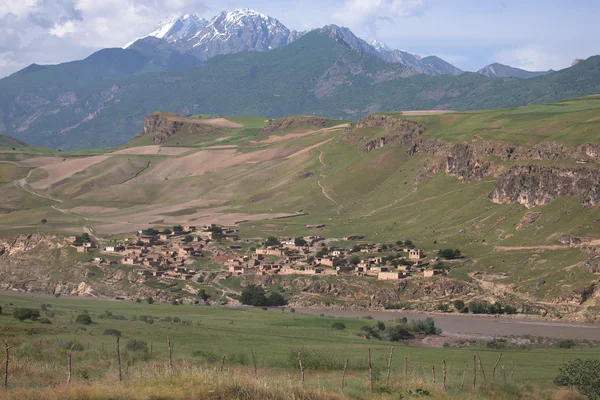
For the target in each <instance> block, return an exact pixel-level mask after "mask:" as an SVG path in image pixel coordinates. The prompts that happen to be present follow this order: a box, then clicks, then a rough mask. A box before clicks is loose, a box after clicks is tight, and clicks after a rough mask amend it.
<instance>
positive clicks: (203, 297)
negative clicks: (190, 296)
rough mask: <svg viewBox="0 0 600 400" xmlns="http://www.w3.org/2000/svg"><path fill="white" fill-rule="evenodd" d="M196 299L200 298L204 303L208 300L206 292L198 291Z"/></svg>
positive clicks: (208, 296)
mask: <svg viewBox="0 0 600 400" xmlns="http://www.w3.org/2000/svg"><path fill="white" fill-rule="evenodd" d="M198 279H200V278H198ZM198 297H200V298H201V299H202V300H204V301H206V300H208V299H210V295H209V294H207V293H206V290H204V289H200V290H198Z"/></svg>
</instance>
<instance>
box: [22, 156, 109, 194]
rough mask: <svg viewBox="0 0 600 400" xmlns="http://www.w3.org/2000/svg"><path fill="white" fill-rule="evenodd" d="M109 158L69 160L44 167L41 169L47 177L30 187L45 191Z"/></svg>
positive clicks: (97, 157)
mask: <svg viewBox="0 0 600 400" xmlns="http://www.w3.org/2000/svg"><path fill="white" fill-rule="evenodd" d="M109 158H110V157H109V156H92V157H84V158H76V159H70V160H67V161H63V162H61V163H58V164H49V165H46V166H44V167H42V168H43V169H45V170H46V172H47V173H48V177H46V178H44V179H41V180H39V181H37V182H35V183H32V184H31V187H33V188H34V189H47V188H48V187H50V186H52V185H53V184H55V183H57V182H60V181H62V180H64V179H66V178H69V177H71V176H73V175H74V174H76V173H77V172H81V171H83V170H86V169H88V168H89V167H91V166H93V165H96V164H98V163H101V162H102V161H106V160H108V159H109Z"/></svg>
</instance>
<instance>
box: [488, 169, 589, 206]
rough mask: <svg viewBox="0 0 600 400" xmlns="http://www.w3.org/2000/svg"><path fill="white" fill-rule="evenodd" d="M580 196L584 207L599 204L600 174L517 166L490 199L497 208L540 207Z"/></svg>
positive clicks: (507, 174)
mask: <svg viewBox="0 0 600 400" xmlns="http://www.w3.org/2000/svg"><path fill="white" fill-rule="evenodd" d="M566 196H578V197H581V198H582V203H583V205H584V206H595V205H598V204H600V171H598V170H594V169H588V168H568V167H565V168H562V167H546V166H540V165H529V166H514V167H511V168H510V169H509V171H508V172H507V173H506V174H505V175H504V176H503V177H501V178H500V179H499V181H498V183H497V185H496V187H495V188H494V190H493V191H492V193H491V194H490V195H489V199H490V200H491V201H492V202H494V203H497V204H502V203H518V204H523V205H525V206H526V207H533V206H540V205H544V204H546V203H548V202H549V201H551V200H554V199H556V198H558V197H566Z"/></svg>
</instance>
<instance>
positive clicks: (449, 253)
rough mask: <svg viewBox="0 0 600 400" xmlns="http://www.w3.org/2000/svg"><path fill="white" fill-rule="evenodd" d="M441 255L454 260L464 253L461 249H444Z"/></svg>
mask: <svg viewBox="0 0 600 400" xmlns="http://www.w3.org/2000/svg"><path fill="white" fill-rule="evenodd" d="M439 254H440V257H443V258H445V259H446V260H454V259H456V258H460V256H461V255H462V254H461V252H460V250H459V249H454V250H452V249H443V250H440V252H439Z"/></svg>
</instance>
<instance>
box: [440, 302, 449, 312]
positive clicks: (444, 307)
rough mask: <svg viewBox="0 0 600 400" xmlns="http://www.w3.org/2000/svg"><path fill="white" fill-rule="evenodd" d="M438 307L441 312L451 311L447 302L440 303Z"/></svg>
mask: <svg viewBox="0 0 600 400" xmlns="http://www.w3.org/2000/svg"><path fill="white" fill-rule="evenodd" d="M437 309H438V310H439V311H441V312H448V311H450V306H449V305H448V304H446V303H440V304H438V306H437Z"/></svg>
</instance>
